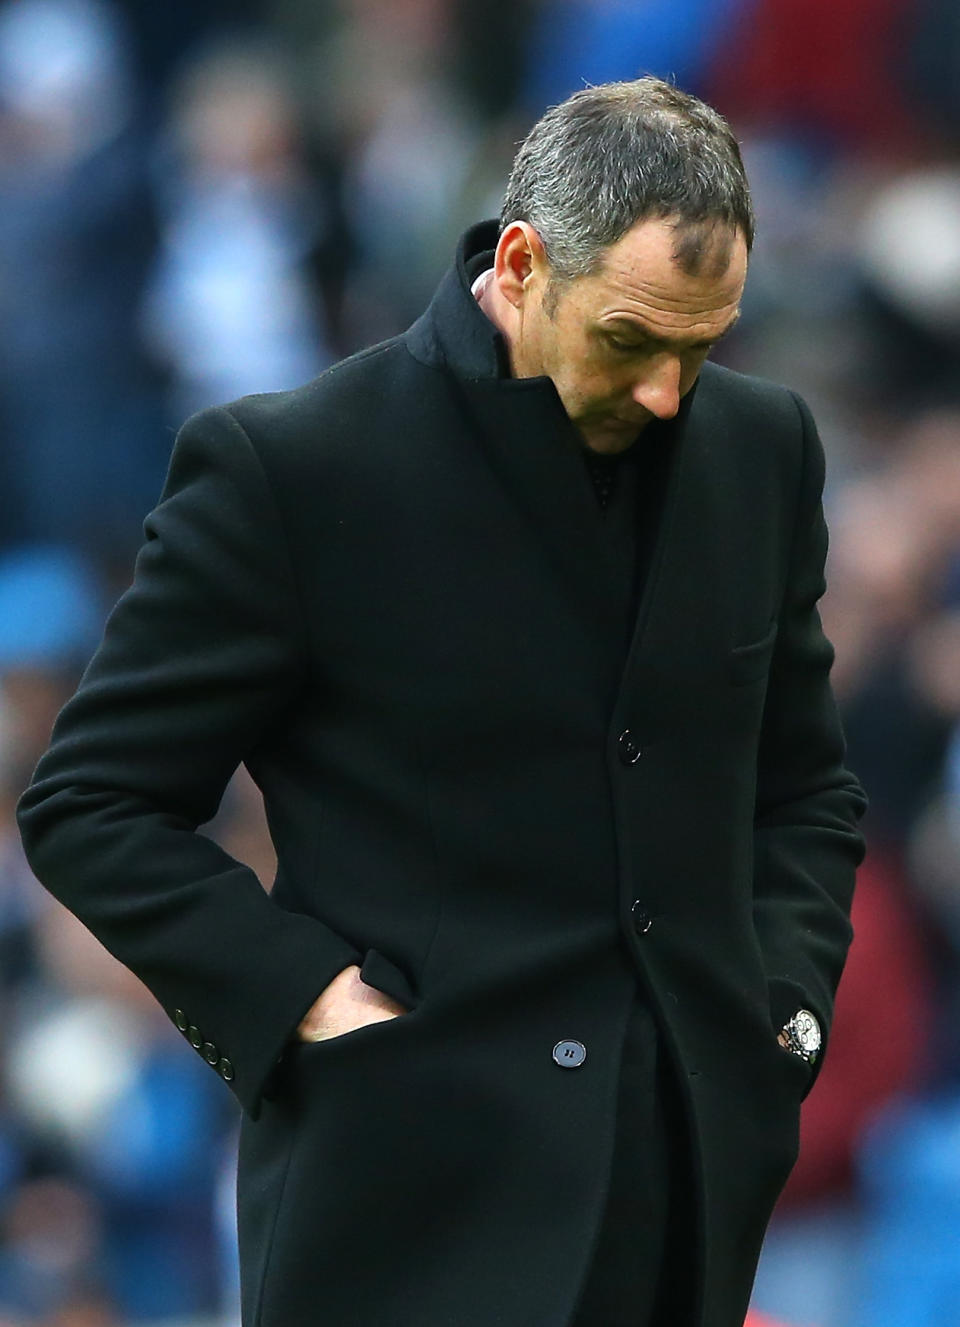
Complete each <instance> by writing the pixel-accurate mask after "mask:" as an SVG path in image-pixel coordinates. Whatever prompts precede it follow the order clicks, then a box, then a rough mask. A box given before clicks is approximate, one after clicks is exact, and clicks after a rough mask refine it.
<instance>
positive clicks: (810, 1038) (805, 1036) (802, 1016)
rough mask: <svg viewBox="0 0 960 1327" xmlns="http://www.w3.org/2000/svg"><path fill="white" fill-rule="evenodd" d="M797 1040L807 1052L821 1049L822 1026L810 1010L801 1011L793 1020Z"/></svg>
mask: <svg viewBox="0 0 960 1327" xmlns="http://www.w3.org/2000/svg"><path fill="white" fill-rule="evenodd" d="M793 1029H794V1033H795V1035H796V1038H797V1040H798V1041H799V1043H800V1045H801V1046H802V1047H803V1049H804V1050H805V1051H818V1050H819V1049H820V1024H819V1023H818V1022H817V1020H816V1019H815V1018H814V1016H813V1014H811V1013H810V1011H809V1009H799V1010H798V1011H797V1013H796V1015H795V1017H794V1020H793Z"/></svg>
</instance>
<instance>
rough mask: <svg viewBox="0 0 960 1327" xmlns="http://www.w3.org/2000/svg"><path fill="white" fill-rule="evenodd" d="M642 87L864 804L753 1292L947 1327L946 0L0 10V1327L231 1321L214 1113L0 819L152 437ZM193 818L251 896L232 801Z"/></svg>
mask: <svg viewBox="0 0 960 1327" xmlns="http://www.w3.org/2000/svg"><path fill="white" fill-rule="evenodd" d="M641 72H652V73H657V74H660V75H664V76H670V77H674V78H675V79H676V80H677V81H678V82H679V83H680V84H681V85H682V86H684V87H686V88H688V89H690V90H692V91H695V92H697V93H699V94H701V95H703V96H706V97H707V98H708V99H710V100H713V101H714V102H715V104H716V105H718V106H719V108H720V109H721V110H723V111H724V112H725V113H726V114H727V115H728V116H729V117H730V118H731V119H732V121H733V122H734V124H735V126H736V128H737V131H738V133H739V135H740V137H741V139H742V141H743V144H744V151H745V156H746V160H747V164H748V169H749V172H750V175H751V179H752V181H753V186H754V192H755V199H756V206H757V211H758V215H759V238H758V242H757V247H756V251H755V256H754V259H753V264H752V272H751V277H750V281H749V284H748V291H747V298H746V301H745V305H744V316H743V319H742V322H741V324H740V327H739V329H738V331H737V332H736V334H735V335H734V337H732V338H731V339H730V340H729V342H727V343H725V344H724V347H723V355H722V358H723V359H724V360H725V361H726V362H727V363H729V364H731V365H732V366H733V367H735V368H738V369H742V370H745V371H747V372H751V373H760V374H763V375H766V376H769V377H772V378H774V379H777V380H779V381H782V382H786V383H788V384H789V385H791V386H793V387H795V388H797V389H799V390H800V391H801V392H802V393H803V394H804V395H805V396H806V398H807V399H808V401H809V402H810V404H811V406H812V407H813V410H814V413H815V415H816V417H817V419H818V421H819V424H820V428H821V432H822V435H823V438H824V442H825V445H826V449H827V453H828V460H829V480H828V488H827V494H826V502H827V507H828V519H829V522H830V526H831V532H832V547H831V555H830V568H829V571H830V581H831V588H830V590H829V593H828V597H827V600H826V601H825V604H824V616H825V619H826V622H827V626H828V631H829V633H830V635H831V636H832V638H833V639H834V641H835V643H836V646H837V650H838V662H837V667H836V673H835V678H836V687H837V692H838V695H839V698H840V702H841V705H842V708H843V713H844V718H845V722H846V727H847V732H848V737H849V745H850V763H851V765H852V767H853V768H854V769H855V770H856V771H857V772H858V773H859V774H860V776H861V778H862V779H863V781H864V783H865V784H866V786H867V788H868V791H869V793H870V795H871V798H872V803H871V809H870V812H869V815H868V820H867V832H868V835H869V841H870V849H871V851H870V855H869V857H868V860H867V863H866V865H865V867H864V868H863V871H862V873H861V877H860V886H859V893H858V896H857V900H856V904H855V909H854V921H855V926H856V931H857V938H856V942H855V944H854V948H853V951H852V957H851V960H850V964H849V967H848V970H847V973H846V975H845V977H844V981H843V984H842V986H841V990H840V995H839V1000H838V1006H837V1017H836V1025H835V1031H834V1036H833V1044H832V1049H831V1055H830V1057H829V1059H828V1061H827V1063H826V1066H825V1068H824V1070H823V1073H822V1074H821V1077H820V1079H819V1081H818V1083H817V1086H816V1088H815V1090H814V1091H813V1092H812V1093H811V1095H810V1097H809V1098H808V1099H807V1102H806V1103H805V1106H804V1119H803V1138H804V1142H803V1149H802V1154H801V1160H800V1162H799V1165H798V1167H797V1170H796V1172H795V1174H794V1177H793V1178H792V1180H791V1183H790V1186H789V1188H788V1190H787V1192H786V1194H785V1195H784V1198H783V1200H782V1203H781V1204H780V1207H779V1209H778V1213H777V1216H776V1218H775V1221H774V1223H773V1225H772V1227H771V1230H770V1234H769V1238H768V1241H767V1245H766V1248H765V1252H764V1258H763V1262H762V1265H761V1270H760V1276H759V1280H758V1283H757V1289H756V1305H757V1307H758V1308H759V1309H762V1310H764V1311H765V1312H768V1313H770V1314H773V1315H775V1316H777V1317H778V1318H781V1319H783V1320H785V1321H786V1322H789V1323H790V1324H793V1327H921V1325H922V1327H934V1325H935V1327H950V1325H951V1324H956V1323H960V1038H958V1036H957V1032H956V1028H957V1024H958V1018H960V723H958V718H960V7H958V5H957V3H956V0H509V2H508V3H497V2H496V0H204V2H203V3H198V0H163V2H162V3H158V2H157V0H126V3H124V4H119V3H117V0H5V2H3V3H0V1327H33V1325H34V1324H39V1325H40V1327H121V1325H125V1324H141V1323H151V1324H163V1327H172V1325H173V1324H176V1325H177V1327H200V1324H203V1325H204V1327H236V1324H237V1323H238V1313H237V1299H236V1272H235V1253H234V1246H233V1210H232V1185H233V1171H232V1152H233V1147H234V1139H235V1130H236V1126H237V1112H236V1109H235V1107H234V1103H233V1098H232V1097H231V1095H230V1094H229V1093H228V1092H227V1091H226V1089H225V1088H224V1087H223V1085H222V1084H221V1083H220V1081H219V1080H218V1079H217V1078H216V1077H215V1076H214V1075H212V1074H209V1073H207V1071H206V1070H205V1069H204V1068H203V1066H201V1065H200V1064H199V1062H198V1061H197V1058H196V1056H194V1055H192V1054H190V1053H188V1051H187V1050H185V1049H184V1047H183V1045H182V1042H181V1039H180V1038H179V1036H178V1034H177V1033H176V1031H175V1030H174V1029H173V1028H172V1027H171V1025H170V1024H169V1022H168V1020H167V1019H166V1018H165V1016H164V1015H163V1014H162V1012H161V1011H160V1009H159V1008H158V1007H157V1006H155V1005H154V1003H153V1001H152V1000H151V998H150V997H149V996H148V995H147V994H146V993H145V992H144V990H143V989H142V988H141V987H140V986H139V984H138V983H137V982H136V980H135V979H133V978H132V977H130V976H129V975H128V974H126V973H125V972H124V971H123V970H121V969H120V968H119V967H118V965H116V964H115V963H114V962H113V961H112V960H111V959H110V958H109V957H107V956H106V955H105V954H104V952H103V951H102V950H101V949H100V948H99V946H98V945H97V944H96V942H94V941H92V940H91V939H90V938H89V937H88V936H87V935H86V934H85V933H84V932H83V931H82V930H81V928H80V927H79V926H78V925H77V924H76V923H75V922H74V921H73V919H72V918H71V917H70V916H69V915H68V914H66V913H65V912H64V911H63V910H62V909H61V908H60V907H59V906H58V905H56V904H54V903H53V902H52V901H51V900H50V899H49V898H48V897H47V896H46V895H45V894H44V892H43V891H42V890H41V888H40V887H39V886H38V885H37V883H36V882H35V881H34V880H33V879H32V878H31V875H30V873H29V871H28V869H27V867H26V865H25V863H24V860H23V857H22V855H21V851H20V847H19V842H18V838H17V835H16V832H15V828H14V822H13V806H14V802H15V799H16V796H17V794H18V792H19V790H20V789H21V788H22V786H23V785H24V783H25V781H26V780H27V778H28V776H29V772H30V770H31V769H32V766H33V764H34V762H35V760H36V758H37V757H38V755H39V753H40V752H41V750H42V749H43V747H44V745H45V742H46V738H47V735H48V732H49V728H50V724H51V721H52V718H53V716H54V714H55V712H56V710H57V708H58V707H59V705H60V704H61V703H62V701H63V700H64V699H65V698H66V696H67V695H68V694H69V693H70V692H71V690H72V689H73V687H74V686H75V684H76V680H77V678H78V676H79V671H80V669H81V668H82V666H83V664H84V662H85V661H86V659H87V658H88V656H89V654H90V653H91V651H92V649H93V647H94V646H95V644H96V641H97V639H98V636H99V632H100V629H101V626H102V622H103V619H104V616H105V613H106V611H107V609H108V607H109V606H110V604H111V603H112V602H113V600H114V599H115V598H116V597H117V595H118V594H119V593H120V591H121V590H122V589H123V587H124V586H125V585H126V583H127V582H128V580H129V577H130V573H131V566H132V559H133V556H134V553H135V550H136V548H137V546H138V543H139V540H140V531H141V523H142V520H143V517H144V515H145V514H146V512H147V511H148V509H149V508H150V507H151V506H152V505H153V503H154V501H155V499H156V497H157V495H158V493H159V490H160V486H161V483H162V480H163V475H164V471H165V466H166V462H167V459H168V455H169V450H170V445H171V442H172V440H173V436H174V433H175V430H176V428H177V426H178V425H179V424H180V423H181V422H182V420H183V419H184V417H185V416H186V415H187V414H188V413H190V412H191V411H192V410H194V409H196V408H198V407H200V406H204V405H207V404H210V403H213V402H218V401H224V400H228V399H230V398H232V397H235V396H237V395H240V394H242V393H244V392H248V391H263V390H271V389H274V388H284V387H289V386H294V385H296V384H298V383H300V382H303V381H304V380H306V379H308V378H309V377H311V376H312V375H313V374H315V373H317V372H318V371H320V370H321V369H322V368H323V367H324V366H325V365H326V364H328V363H330V362H331V361H332V360H334V359H336V358H338V357H340V356H342V355H344V354H346V353H349V352H351V351H353V350H355V349H357V348H358V347H360V346H362V345H365V344H368V343H370V342H371V341H375V340H379V339H381V338H384V337H386V336H390V335H392V334H394V333H395V332H397V331H400V330H402V329H403V328H404V327H405V326H406V325H407V324H408V323H409V322H410V321H412V320H413V318H414V317H416V316H417V314H418V313H419V312H420V310H421V308H422V307H423V305H424V303H425V301H426V300H427V299H428V298H429V296H430V294H431V291H432V289H433V286H434V284H435V282H436V280H437V279H438V277H439V275H440V274H441V272H442V271H443V269H444V268H445V267H446V266H447V264H448V262H449V260H450V256H451V253H452V248H453V245H454V243H455V240H456V238H457V235H458V233H459V232H460V231H461V230H462V229H463V228H464V227H465V226H466V225H467V224H469V223H471V222H472V221H474V220H476V219H478V218H480V217H481V216H486V215H493V214H495V213H496V212H497V210H498V202H499V195H500V191H501V188H502V185H503V182H504V179H505V173H506V170H507V168H508V165H509V162H510V159H511V156H512V153H513V150H514V146H515V144H516V143H517V141H518V140H519V139H521V138H522V137H523V135H524V134H525V133H526V131H527V129H528V128H529V126H530V124H531V123H532V122H533V120H534V119H535V118H536V117H537V116H538V115H539V114H540V113H541V112H542V110H543V109H544V108H545V107H546V106H547V105H548V104H550V103H552V102H555V101H557V100H560V99H562V98H563V97H565V96H566V95H567V94H568V93H570V92H572V91H574V90H576V89H577V88H578V87H581V86H583V84H584V82H585V81H589V82H599V81H603V80H606V79H609V78H620V77H633V76H635V75H636V74H638V73H641ZM745 519H749V513H745ZM206 832H210V833H212V834H214V835H215V836H216V837H217V838H218V839H220V840H221V841H223V842H224V843H225V844H226V845H227V846H228V847H229V848H230V849H231V850H232V851H233V852H235V853H236V854H237V855H238V856H240V857H242V858H243V859H244V860H246V861H248V862H250V863H251V864H253V865H254V866H255V867H256V868H257V870H258V871H259V873H260V874H261V877H262V879H263V880H264V881H265V882H269V880H270V879H271V874H272V854H271V849H270V845H269V841H268V840H267V838H266V836H265V831H264V827H263V821H262V817H261V813H260V808H259V803H258V796H257V794H256V790H255V789H254V788H253V787H252V785H251V784H250V783H249V781H248V780H245V779H244V778H242V777H238V778H237V779H236V780H235V781H234V783H233V784H232V785H231V787H230V789H229V790H228V793H227V795H226V797H225V799H224V803H223V806H222V809H221V812H220V814H219V816H218V818H217V820H216V822H215V823H214V824H213V825H211V826H209V827H208V830H207V831H206ZM238 998H242V992H239V993H238Z"/></svg>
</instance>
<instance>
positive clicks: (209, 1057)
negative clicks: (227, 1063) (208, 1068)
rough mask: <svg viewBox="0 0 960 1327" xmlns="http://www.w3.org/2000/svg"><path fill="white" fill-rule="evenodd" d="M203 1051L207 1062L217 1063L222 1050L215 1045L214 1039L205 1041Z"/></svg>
mask: <svg viewBox="0 0 960 1327" xmlns="http://www.w3.org/2000/svg"><path fill="white" fill-rule="evenodd" d="M201 1053H202V1055H203V1058H204V1059H205V1060H206V1062H207V1064H216V1063H217V1061H218V1060H219V1059H220V1052H219V1051H218V1050H217V1048H216V1046H214V1044H213V1042H212V1041H205V1042H204V1043H203V1051H202V1052H201Z"/></svg>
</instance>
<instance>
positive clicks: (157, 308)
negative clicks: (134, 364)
mask: <svg viewBox="0 0 960 1327" xmlns="http://www.w3.org/2000/svg"><path fill="white" fill-rule="evenodd" d="M287 83H288V78H287V76H286V74H285V68H284V65H283V63H282V61H280V60H278V59H277V58H276V57H275V53H274V52H273V51H272V49H271V48H270V47H266V46H263V45H260V46H253V47H237V46H232V45H231V46H227V47H219V48H218V47H214V48H213V49H211V50H208V51H205V52H204V54H203V55H202V56H200V57H198V58H197V59H196V60H195V61H194V62H193V63H192V64H191V65H190V66H189V67H188V68H187V69H186V70H185V71H184V73H183V74H182V76H181V78H180V80H179V81H178V83H177V84H176V85H175V87H174V90H173V94H172V97H171V105H172V110H171V119H170V122H169V125H168V129H167V132H166V136H165V140H164V143H163V148H162V152H161V155H160V161H159V169H158V173H157V184H158V206H159V211H160V215H161V230H162V247H161V252H160V256H159V260H158V263H157V266H156V268H155V269H154V272H153V276H152V279H151V284H150V289H149V293H148V296H147V303H146V312H145V335H146V337H147V339H148V341H149V343H150V345H151V348H152V349H153V352H154V354H155V355H156V356H157V357H158V358H159V359H161V360H162V361H163V362H164V363H165V364H166V366H167V368H168V369H169V371H170V373H171V376H172V399H171V401H170V412H171V416H172V417H173V418H176V419H177V420H182V419H183V418H184V417H185V416H186V415H189V414H192V413H193V412H194V411H195V410H198V409H199V408H201V407H202V406H204V405H209V404H210V403H211V402H217V401H228V400H232V399H233V398H234V397H237V396H242V395H244V394H245V393H248V392H253V391H278V390H282V389H283V388H286V387H294V386H296V385H297V384H298V383H301V382H304V381H306V380H307V379H309V378H311V377H313V376H314V375H315V374H317V373H318V372H319V371H320V369H321V368H322V367H324V365H325V364H326V363H327V362H328V361H329V358H330V355H329V352H328V350H327V348H326V344H325V327H324V317H323V309H322V305H321V303H320V301H319V298H318V294H317V292H316V291H315V290H313V289H312V288H311V285H310V281H309V275H308V266H307V264H308V259H309V256H310V253H311V251H312V250H313V248H314V247H315V246H316V245H317V244H318V242H319V239H320V234H321V231H322V229H323V226H324V222H325V217H324V211H323V207H322V202H321V200H320V198H319V197H318V195H317V193H316V191H315V190H314V189H312V187H311V183H310V178H309V175H308V173H307V169H306V163H305V161H304V160H303V156H302V150H301V143H300V140H299V132H298V127H297V120H296V113H295V107H294V105H293V104H292V102H291V100H290V97H289V95H288V92H287V90H286V88H287Z"/></svg>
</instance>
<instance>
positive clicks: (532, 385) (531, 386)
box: [406, 221, 696, 683]
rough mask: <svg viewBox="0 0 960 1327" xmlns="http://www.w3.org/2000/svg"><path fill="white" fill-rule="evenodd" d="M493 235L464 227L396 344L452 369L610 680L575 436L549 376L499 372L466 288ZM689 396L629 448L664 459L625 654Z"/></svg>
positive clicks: (657, 549) (496, 344)
mask: <svg viewBox="0 0 960 1327" xmlns="http://www.w3.org/2000/svg"><path fill="white" fill-rule="evenodd" d="M497 234H498V226H497V223H496V222H495V221H484V222H480V223H479V224H477V225H475V226H473V227H471V228H470V229H469V230H468V231H467V232H466V233H465V234H464V236H463V237H462V238H461V240H460V243H459V245H458V248H457V253H456V258H455V261H454V263H453V265H452V266H451V267H450V269H449V270H448V271H447V273H446V275H445V276H444V277H443V279H442V280H441V282H440V285H439V287H438V289H437V292H436V294H435V295H434V298H433V300H432V301H431V303H430V305H429V307H428V308H427V310H426V312H425V313H424V314H423V316H422V317H421V318H419V319H418V320H417V322H416V323H414V325H413V326H412V327H411V328H410V330H409V331H408V332H407V333H406V343H407V346H408V349H409V350H410V352H411V354H412V355H413V356H414V357H415V358H416V359H418V360H420V361H421V362H423V363H426V364H429V365H431V366H432V367H435V368H440V369H444V370H446V371H447V372H448V373H450V374H452V377H453V379H454V381H455V383H456V384H457V385H458V386H459V390H460V393H461V395H462V398H463V403H464V405H465V407H466V411H465V413H466V416H467V418H468V420H469V422H470V424H471V425H472V431H474V432H475V434H476V436H477V439H478V441H479V443H480V445H481V447H482V449H483V452H484V453H485V457H486V460H487V462H488V464H489V466H490V468H491V469H492V470H493V471H494V473H495V475H496V477H497V478H498V480H499V481H500V484H501V486H502V488H503V489H504V491H505V492H506V494H507V496H508V498H509V499H510V501H511V503H512V505H513V506H514V508H515V510H517V511H518V513H519V514H520V515H521V516H522V518H523V519H524V521H525V524H526V525H527V526H528V528H529V531H530V535H531V537H532V538H533V540H534V541H535V542H536V543H537V544H539V546H540V549H541V551H542V552H543V553H545V554H546V556H547V559H548V561H549V564H550V566H551V568H552V572H553V578H554V579H555V580H556V581H557V583H558V584H559V585H560V587H561V588H562V590H563V592H564V594H565V596H566V598H567V600H568V602H569V603H570V605H571V607H573V608H574V611H575V612H576V614H577V616H578V618H579V620H580V621H581V622H582V623H584V624H586V625H588V629H589V630H590V633H591V635H592V636H593V637H594V639H595V640H596V642H597V647H598V649H600V650H601V651H602V653H603V654H604V655H605V656H606V661H607V664H608V666H609V671H608V672H607V675H608V677H610V678H611V680H613V681H614V682H615V683H616V681H619V680H621V675H622V672H623V668H624V649H623V635H622V628H623V619H622V601H621V599H620V597H619V593H618V590H617V588H616V587H617V585H618V580H619V574H620V571H621V569H620V568H618V567H616V565H615V563H614V557H615V554H614V552H613V549H612V547H611V544H610V541H609V540H608V538H607V537H606V531H605V530H604V528H603V523H602V516H601V514H600V511H599V508H598V505H597V502H596V498H595V496H594V493H593V488H592V484H591V480H590V477H589V475H588V473H587V468H586V466H585V465H584V462H583V449H584V444H583V441H582V439H581V437H580V434H579V433H578V432H577V430H576V429H575V428H574V426H573V424H572V423H571V422H570V419H569V417H568V416H567V413H566V411H565V410H564V408H563V403H562V402H561V400H560V397H559V395H558V393H557V390H556V388H555V386H554V384H553V382H552V381H551V379H550V378H547V377H539V378H512V377H511V376H510V365H509V355H508V350H507V345H506V340H505V338H504V336H503V335H502V333H501V332H500V331H499V330H498V329H497V328H496V327H495V326H494V324H493V323H492V322H491V321H490V319H489V318H488V317H487V316H486V314H485V313H484V312H483V310H482V309H481V308H480V305H479V304H478V303H477V301H476V299H475V298H474V296H473V294H472V292H471V288H470V287H471V276H475V275H476V271H475V270H473V271H472V272H471V270H470V269H471V268H474V269H475V266H476V263H475V260H476V259H477V258H478V257H479V256H480V255H481V254H483V253H485V252H489V251H490V250H492V249H494V248H495V247H496V242H497ZM695 393H696V387H694V389H693V390H692V391H690V392H689V393H688V394H687V396H686V397H685V398H684V400H683V401H682V402H681V405H680V411H679V413H678V415H677V417H676V419H674V420H671V421H669V422H663V423H661V422H659V421H653V422H652V423H651V424H648V425H647V428H646V430H645V431H644V436H643V438H642V440H641V441H640V442H638V443H637V444H636V445H638V446H642V447H644V448H645V449H646V448H648V447H655V448H657V449H658V453H659V455H660V457H661V458H662V457H663V456H666V464H665V465H664V466H662V467H660V475H661V493H662V502H661V503H660V510H659V520H658V533H657V537H656V540H655V544H654V549H653V555H652V558H651V562H650V567H649V574H648V577H647V583H646V586H645V588H644V592H643V594H642V596H641V599H640V603H639V606H638V612H637V617H636V620H635V624H634V632H633V648H632V650H631V656H632V657H633V658H634V660H636V656H637V652H638V650H639V649H640V646H641V644H642V637H643V634H644V623H645V621H646V619H647V618H648V617H649V615H650V611H651V606H652V602H653V600H654V597H655V595H656V594H657V585H658V582H659V581H660V580H661V578H662V570H663V563H664V561H665V554H666V552H667V551H668V550H667V545H668V543H669V542H670V539H669V534H670V530H671V528H672V527H673V526H674V523H675V516H676V508H677V505H678V492H679V490H680V471H681V466H682V463H683V456H684V452H685V451H687V450H689V445H690V440H689V438H688V434H689V433H690V432H691V430H690V428H689V423H688V421H689V418H690V413H691V409H692V407H693V402H694V397H695ZM641 482H643V479H641ZM666 560H667V561H669V559H666ZM605 671H607V670H606V669H605Z"/></svg>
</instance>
